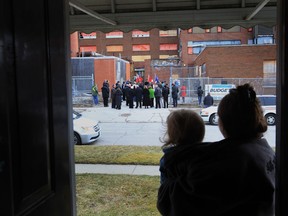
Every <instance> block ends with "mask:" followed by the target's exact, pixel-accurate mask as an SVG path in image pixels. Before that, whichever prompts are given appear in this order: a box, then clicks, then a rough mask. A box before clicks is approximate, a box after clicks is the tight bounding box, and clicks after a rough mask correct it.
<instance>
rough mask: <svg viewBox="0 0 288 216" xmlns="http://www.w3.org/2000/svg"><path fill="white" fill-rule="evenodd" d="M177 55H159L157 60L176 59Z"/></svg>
mask: <svg viewBox="0 0 288 216" xmlns="http://www.w3.org/2000/svg"><path fill="white" fill-rule="evenodd" d="M177 58H178V56H177V55H159V59H177Z"/></svg>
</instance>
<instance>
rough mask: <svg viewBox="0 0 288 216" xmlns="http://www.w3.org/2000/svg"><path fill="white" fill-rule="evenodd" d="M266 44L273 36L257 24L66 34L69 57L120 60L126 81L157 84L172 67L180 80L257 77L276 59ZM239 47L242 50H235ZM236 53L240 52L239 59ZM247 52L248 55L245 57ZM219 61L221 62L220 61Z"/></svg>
mask: <svg viewBox="0 0 288 216" xmlns="http://www.w3.org/2000/svg"><path fill="white" fill-rule="evenodd" d="M259 44H264V45H263V46H259ZM266 44H275V39H274V32H273V29H272V28H265V27H262V26H256V27H254V28H253V29H252V28H249V29H245V28H242V27H240V26H234V27H232V28H230V29H223V28H221V27H219V26H216V27H213V28H211V29H201V28H198V27H193V28H191V29H188V30H180V29H177V30H168V31H162V30H158V29H152V30H150V31H147V32H144V31H138V30H135V31H131V32H127V33H123V32H111V33H102V32H94V33H91V34H85V33H78V32H75V33H74V34H72V35H71V55H72V56H85V55H86V53H87V52H96V53H99V54H102V55H105V56H117V57H120V58H122V59H124V60H127V61H128V62H130V63H131V79H133V76H135V75H136V74H139V75H141V76H143V77H144V80H147V79H148V76H150V77H152V78H155V77H156V76H158V77H159V79H160V80H166V81H167V80H168V78H169V77H170V75H171V67H173V70H176V69H177V71H179V72H177V73H178V75H179V76H183V77H185V76H190V77H191V76H192V77H193V76H218V77H219V76H229V77H252V76H256V77H263V64H264V63H263V61H264V60H265V61H274V63H275V59H276V57H275V53H276V51H275V46H270V45H268V46H266ZM242 46H243V49H240V48H241V47H242ZM264 47H266V48H264ZM230 49H231V50H230ZM263 50H265V52H263ZM242 52H245V54H243V55H242ZM247 54H249V55H250V54H251V55H250V57H251V58H250V57H247V56H249V55H247ZM234 55H235V57H233V56H234ZM239 55H240V56H239ZM261 55H262V57H260V56H261ZM255 56H258V57H259V58H258V61H250V63H248V61H249V60H251V59H252V57H255ZM220 57H223V59H222V60H220ZM216 59H217V60H216ZM259 59H261V61H260V60H259ZM227 62H229V63H230V64H228V63H227ZM260 62H261V64H260ZM220 63H221V64H220ZM255 64H257V65H255ZM260 65H261V67H260ZM225 67H226V68H225ZM242 67H245V70H243V68H242ZM191 68H192V69H191ZM195 68H197V70H198V68H200V70H201V71H200V72H201V73H199V71H197V72H195ZM255 68H257V70H256V69H255ZM191 70H194V71H192V72H191ZM215 71H216V72H215ZM217 71H218V72H219V71H221V74H218V75H217V73H218V72H217ZM245 71H253V73H245ZM261 73H262V74H261ZM108 79H109V78H108Z"/></svg>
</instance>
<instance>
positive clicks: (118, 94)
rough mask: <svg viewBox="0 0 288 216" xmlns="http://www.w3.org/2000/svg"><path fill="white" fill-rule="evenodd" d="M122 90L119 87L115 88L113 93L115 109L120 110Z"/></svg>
mask: <svg viewBox="0 0 288 216" xmlns="http://www.w3.org/2000/svg"><path fill="white" fill-rule="evenodd" d="M122 95H123V93H122V90H121V88H120V85H117V86H116V92H115V108H116V109H119V110H120V109H121V103H122Z"/></svg>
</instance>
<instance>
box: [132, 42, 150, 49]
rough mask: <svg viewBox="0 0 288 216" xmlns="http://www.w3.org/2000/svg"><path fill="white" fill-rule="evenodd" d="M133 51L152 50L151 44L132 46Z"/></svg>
mask: <svg viewBox="0 0 288 216" xmlns="http://www.w3.org/2000/svg"><path fill="white" fill-rule="evenodd" d="M132 50H133V51H150V45H149V44H136V45H133V46H132Z"/></svg>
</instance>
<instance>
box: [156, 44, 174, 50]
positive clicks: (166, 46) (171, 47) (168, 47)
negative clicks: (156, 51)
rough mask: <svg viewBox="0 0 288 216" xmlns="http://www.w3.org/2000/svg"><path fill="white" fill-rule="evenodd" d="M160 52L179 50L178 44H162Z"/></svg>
mask: <svg viewBox="0 0 288 216" xmlns="http://www.w3.org/2000/svg"><path fill="white" fill-rule="evenodd" d="M160 50H163V51H164V50H177V44H160Z"/></svg>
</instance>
